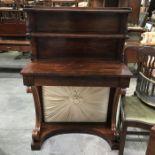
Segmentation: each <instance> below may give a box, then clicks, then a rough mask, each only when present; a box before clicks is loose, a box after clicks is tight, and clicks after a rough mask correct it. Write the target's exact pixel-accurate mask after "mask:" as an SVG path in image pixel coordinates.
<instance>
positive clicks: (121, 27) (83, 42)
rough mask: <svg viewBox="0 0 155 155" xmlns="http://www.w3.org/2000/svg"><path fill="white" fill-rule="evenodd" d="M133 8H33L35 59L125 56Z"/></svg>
mask: <svg viewBox="0 0 155 155" xmlns="http://www.w3.org/2000/svg"><path fill="white" fill-rule="evenodd" d="M130 11H131V10H130V9H129V8H100V9H99V8H98V9H89V8H29V9H26V12H27V14H28V24H27V25H28V27H27V28H28V34H29V35H30V36H31V39H32V47H33V48H32V52H33V57H34V59H56V58H93V59H94V58H95V59H98V58H99V59H104V60H118V61H119V60H120V61H121V59H122V51H123V45H124V41H125V39H126V33H127V30H126V28H127V18H128V13H129V12H130Z"/></svg>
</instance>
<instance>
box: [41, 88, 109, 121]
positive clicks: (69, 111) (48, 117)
mask: <svg viewBox="0 0 155 155" xmlns="http://www.w3.org/2000/svg"><path fill="white" fill-rule="evenodd" d="M109 92H110V88H109V87H68V86H66V87H65V86H43V87H42V93H43V94H42V95H43V111H44V121H45V122H105V121H106V120H107V109H108V102H109Z"/></svg>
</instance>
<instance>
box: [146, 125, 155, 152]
mask: <svg viewBox="0 0 155 155" xmlns="http://www.w3.org/2000/svg"><path fill="white" fill-rule="evenodd" d="M154 147H155V126H153V127H152V128H151V132H150V138H149V143H148V146H147V151H146V155H155V148H154Z"/></svg>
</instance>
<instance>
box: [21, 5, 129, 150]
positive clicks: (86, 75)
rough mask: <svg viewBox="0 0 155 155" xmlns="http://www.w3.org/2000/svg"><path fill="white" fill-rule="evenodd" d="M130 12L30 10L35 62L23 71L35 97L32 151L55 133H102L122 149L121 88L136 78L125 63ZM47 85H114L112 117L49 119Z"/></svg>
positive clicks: (111, 142) (115, 146)
mask: <svg viewBox="0 0 155 155" xmlns="http://www.w3.org/2000/svg"><path fill="white" fill-rule="evenodd" d="M130 11H131V10H130V9H117V8H115V9H106V8H105V9H103V8H102V9H89V8H68V9H66V8H34V9H33V8H29V9H26V12H27V14H28V23H29V25H28V32H29V35H30V36H31V38H32V40H31V43H32V58H33V61H32V63H30V64H28V65H27V66H25V67H24V69H23V70H22V72H21V73H22V75H23V80H24V84H25V85H27V86H31V87H32V93H33V96H34V101H35V110H36V127H35V129H34V130H33V134H32V138H33V143H32V149H40V148H41V145H42V143H43V142H44V140H45V139H47V138H48V137H50V136H52V135H55V134H61V133H72V132H77V133H90V134H96V135H99V136H101V137H103V138H105V139H106V140H107V141H108V143H109V144H110V145H111V147H112V148H113V149H114V148H118V141H117V131H116V112H117V104H118V98H119V94H120V88H125V87H128V85H129V80H130V77H131V73H130V71H129V70H128V68H127V67H126V66H125V65H124V64H123V63H122V60H123V58H122V51H123V45H124V41H125V39H126V32H127V31H126V26H127V25H126V24H127V17H128V13H129V12H130ZM98 23H100V24H98ZM47 86H48V87H50V88H52V86H53V87H54V86H57V87H60V86H61V87H63V86H66V87H69V86H70V87H71V86H72V87H74V88H77V89H78V88H79V87H83V88H84V89H85V88H86V87H92V88H93V87H103V88H108V89H109V90H110V91H109V93H108V96H109V100H108V106H107V108H108V109H107V115H106V118H107V119H106V120H103V121H101V122H94V121H92V122H87V121H84V122H80V120H79V122H64V121H59V122H55V121H54V122H52V121H51V122H47V121H46V119H45V114H44V112H45V111H44V110H45V108H46V107H45V103H44V97H45V96H44V93H45V90H44V89H45V88H46V87H47ZM103 95H106V94H103ZM74 97H75V98H76V96H75V95H74V96H73V98H74ZM74 103H76V102H74ZM59 112H60V111H59V110H58V111H57V113H59ZM61 112H63V111H61ZM58 116H59V115H58Z"/></svg>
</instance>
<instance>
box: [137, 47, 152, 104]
mask: <svg viewBox="0 0 155 155" xmlns="http://www.w3.org/2000/svg"><path fill="white" fill-rule="evenodd" d="M137 59H138V79H137V87H136V94H137V96H138V97H139V98H140V99H141V100H142V101H143V102H145V103H147V104H149V105H151V106H155V49H154V48H153V47H149V46H146V47H143V48H141V49H139V51H138V58H137Z"/></svg>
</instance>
